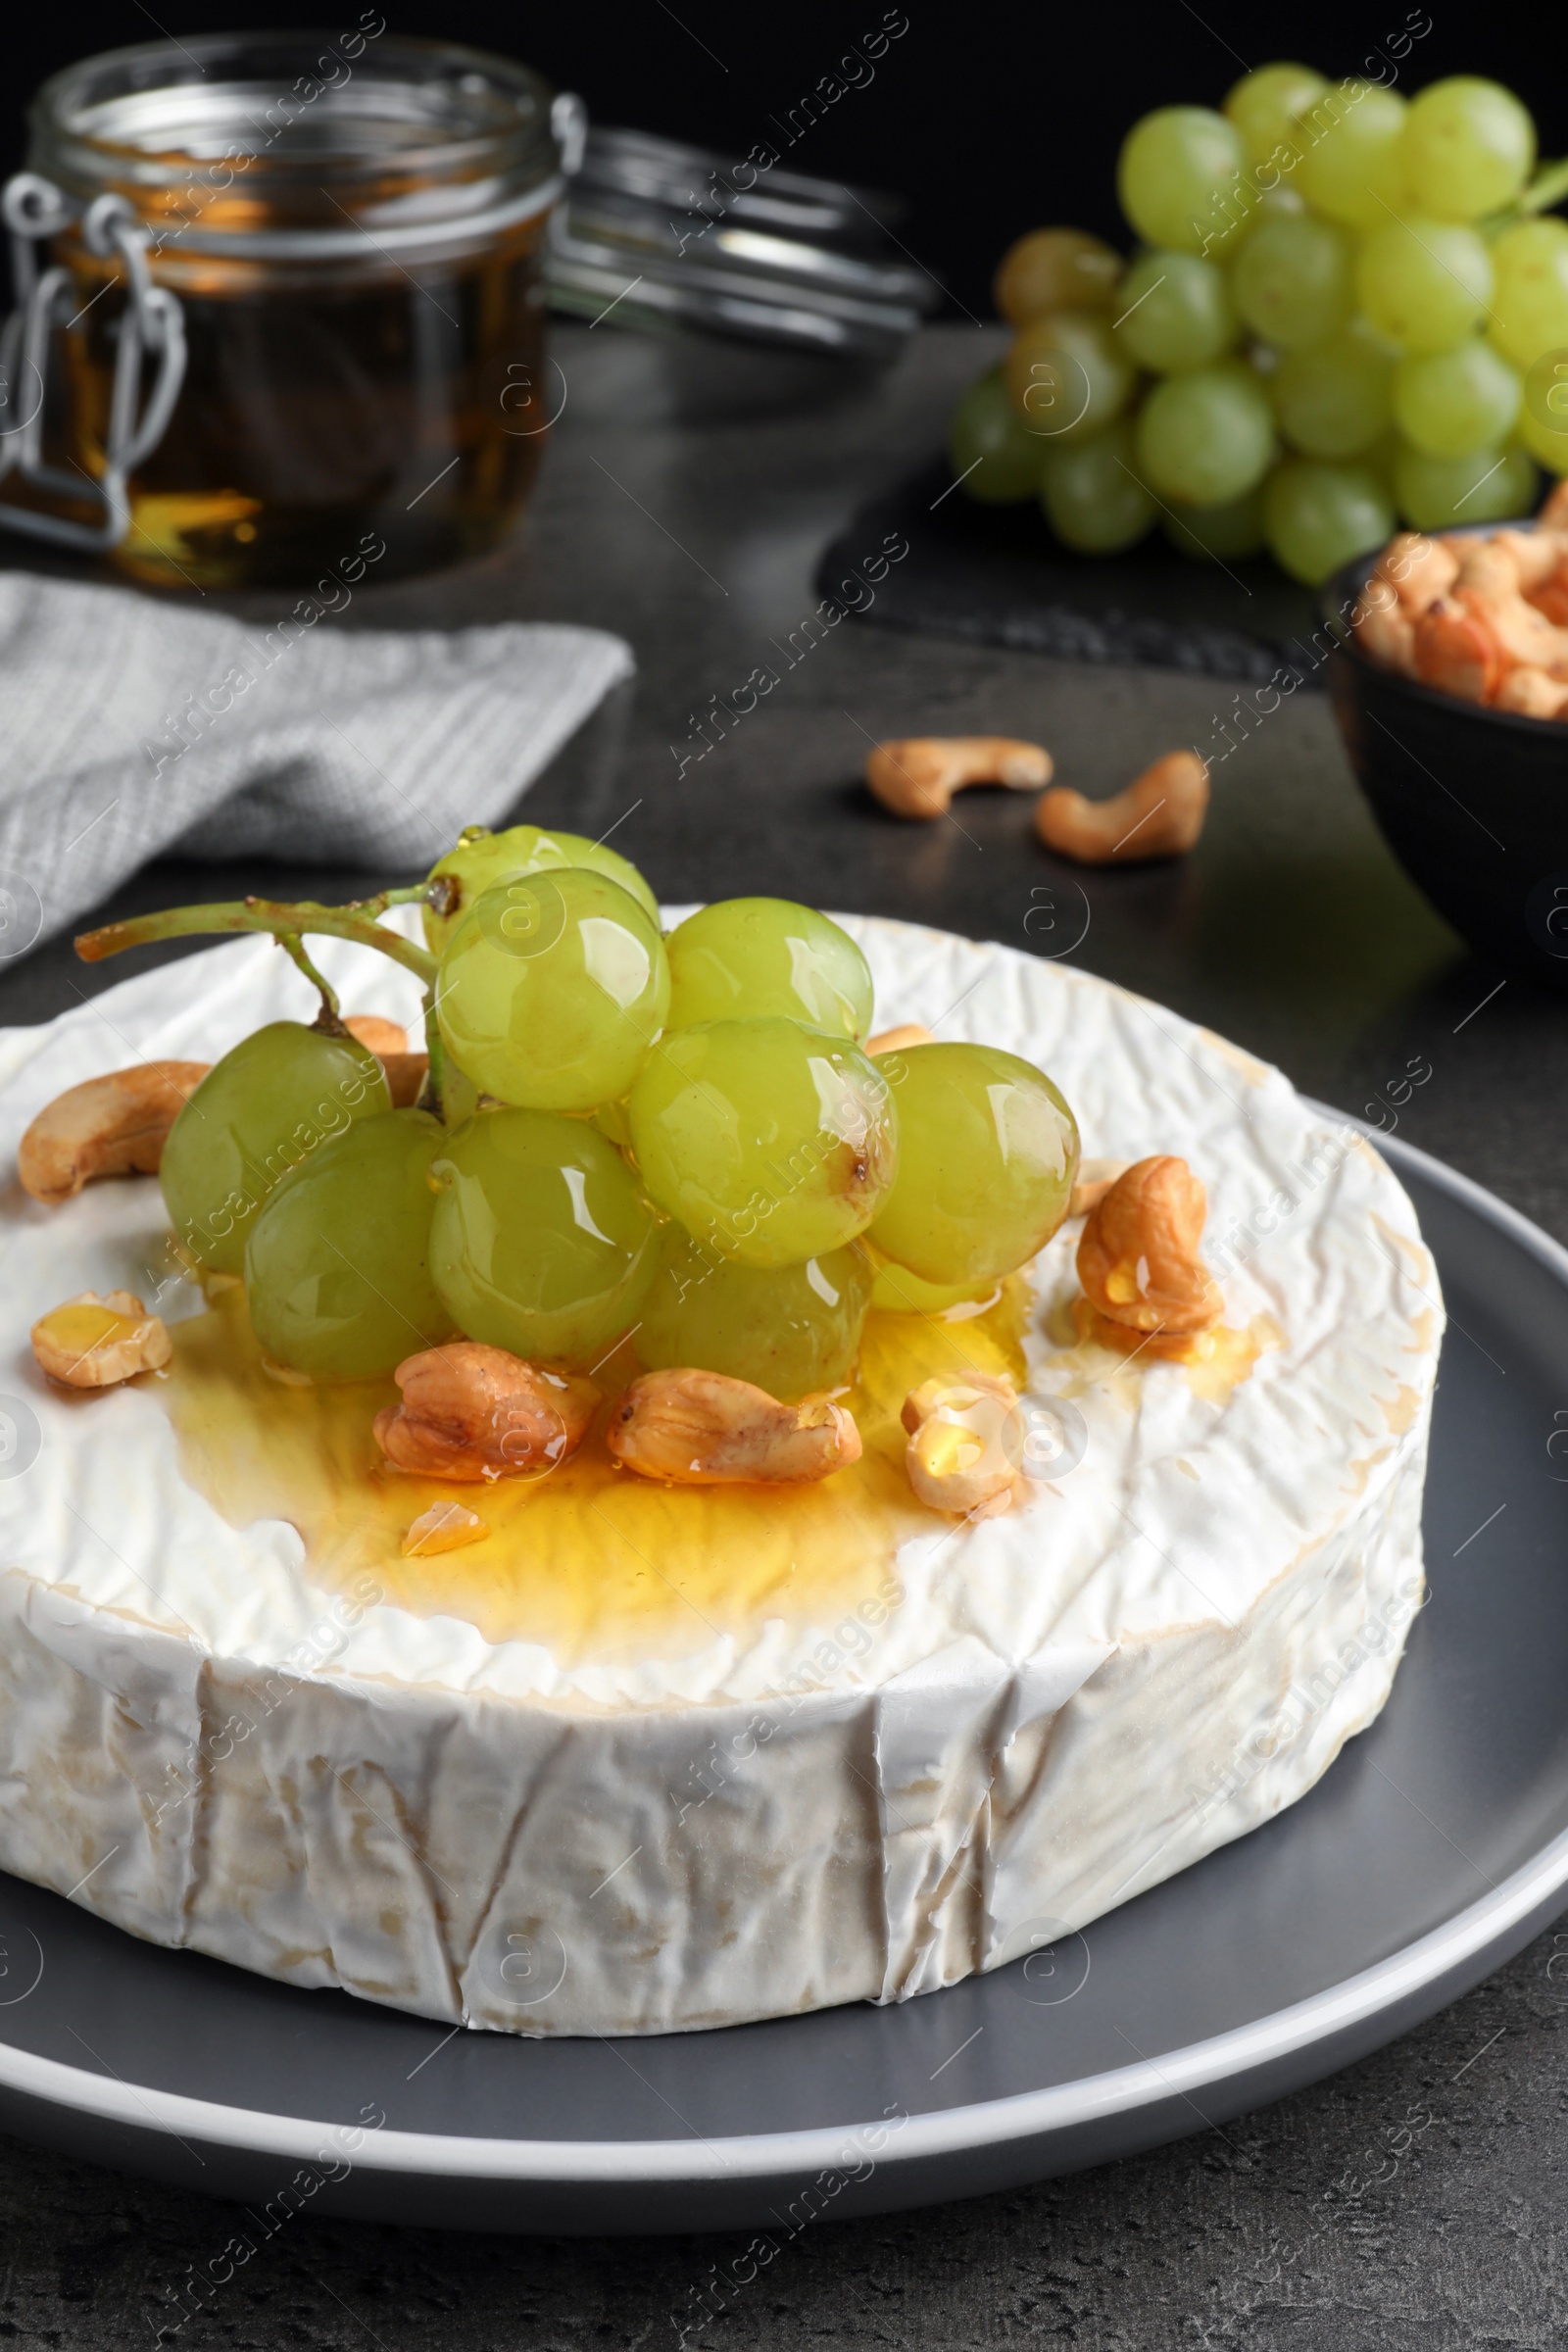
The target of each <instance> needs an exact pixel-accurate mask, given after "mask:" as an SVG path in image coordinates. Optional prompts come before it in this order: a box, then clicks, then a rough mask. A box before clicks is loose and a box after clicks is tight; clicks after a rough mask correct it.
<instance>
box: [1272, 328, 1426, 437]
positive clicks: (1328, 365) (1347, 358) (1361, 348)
mask: <svg viewBox="0 0 1568 2352" xmlns="http://www.w3.org/2000/svg"><path fill="white" fill-rule="evenodd" d="M1396 356H1397V353H1396V349H1395V347H1394V346H1393V345H1391V344H1388V343H1385V342H1384V341H1383V340H1382V338H1381V337H1380V336H1377V335H1375V334H1373V332H1372V330H1371V328H1370V327H1369V326H1367V325H1365V324H1364V323H1363V321H1362V320H1360V319H1353V320H1352V321H1351V323H1350V324H1349V326H1348V327H1347V328H1346V330H1345V332H1344V333H1343V334H1340V335H1331V336H1330V337H1329V339H1328V341H1327V342H1326V343H1317V344H1314V345H1313V346H1312V348H1311V350H1309V351H1292V352H1287V354H1286V356H1285V357H1284V359H1283V360H1281V362H1280V364H1279V366H1278V368H1275V370H1274V373H1273V374H1272V375H1271V376H1270V378H1269V393H1270V397H1271V398H1272V401H1273V404H1274V415H1275V418H1276V420H1277V421H1278V424H1279V428H1280V431H1281V432H1282V433H1283V434H1284V436H1285V438H1286V440H1287V441H1289V442H1290V443H1291V445H1292V447H1293V448H1295V449H1299V451H1300V452H1301V454H1302V456H1303V457H1308V458H1329V459H1338V458H1353V457H1358V456H1359V455H1360V453H1361V452H1362V451H1363V450H1366V449H1370V448H1371V446H1372V444H1373V442H1374V441H1377V440H1379V439H1381V437H1382V436H1383V435H1384V434H1385V433H1386V432H1387V431H1388V429H1389V426H1390V424H1391V423H1392V421H1393V418H1394V405H1393V380H1394V363H1395V359H1396Z"/></svg>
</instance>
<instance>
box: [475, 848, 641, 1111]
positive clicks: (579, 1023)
mask: <svg viewBox="0 0 1568 2352" xmlns="http://www.w3.org/2000/svg"><path fill="white" fill-rule="evenodd" d="M435 1004H436V1018H437V1020H438V1021H439V1023H440V1026H441V1036H442V1040H443V1042H444V1044H445V1046H446V1050H447V1052H448V1054H450V1055H451V1056H452V1059H453V1060H454V1061H455V1062H456V1063H457V1065H458V1067H459V1069H460V1070H462V1071H464V1072H465V1073H466V1076H468V1077H469V1078H471V1079H472V1080H473V1083H474V1084H475V1086H477V1087H478V1089H479V1090H480V1092H481V1094H486V1095H493V1096H494V1097H495V1099H496V1100H497V1102H500V1103H517V1104H520V1105H521V1106H523V1107H524V1108H526V1109H529V1110H592V1109H593V1108H594V1107H595V1106H596V1104H598V1103H608V1102H611V1101H613V1100H614V1099H615V1098H616V1097H617V1096H620V1095H624V1094H627V1093H629V1092H630V1089H631V1085H632V1081H633V1079H634V1078H635V1077H636V1075H637V1072H638V1070H639V1069H640V1068H641V1067H642V1064H643V1061H644V1060H645V1058H646V1057H647V1054H648V1052H649V1050H650V1048H651V1047H652V1046H653V1044H654V1041H655V1039H656V1038H657V1037H658V1036H659V1033H660V1031H661V1030H662V1027H663V1025H664V1019H665V1015H666V1014H667V1012H668V1010H669V963H668V960H667V958H666V956H665V955H664V945H663V942H662V939H661V938H660V936H659V932H658V928H657V927H656V925H655V924H654V923H653V922H652V921H651V920H650V919H649V916H648V914H647V912H646V911H645V909H644V908H643V907H642V906H641V905H640V904H639V902H638V901H637V900H636V899H634V898H632V897H631V895H630V894H629V892H627V891H624V890H622V889H621V887H620V884H619V883H618V882H613V881H612V880H611V879H610V877H609V875H608V874H596V873H592V872H590V871H589V870H588V868H587V867H585V866H564V867H563V868H562V869H561V870H560V871H559V872H555V873H539V874H534V875H531V876H530V877H529V878H528V879H527V880H526V881H522V882H503V883H501V884H499V885H498V887H497V888H495V889H494V890H487V891H485V892H484V893H483V894H482V895H481V896H480V897H479V898H477V899H475V901H474V902H473V905H472V906H471V907H469V908H468V910H467V912H466V914H465V915H463V916H462V917H461V919H460V920H459V923H458V926H457V928H456V930H455V931H454V932H453V934H452V936H451V938H450V939H449V940H448V941H447V944H446V947H445V949H444V951H443V953H442V956H441V969H440V971H439V973H438V975H437V978H436V992H435Z"/></svg>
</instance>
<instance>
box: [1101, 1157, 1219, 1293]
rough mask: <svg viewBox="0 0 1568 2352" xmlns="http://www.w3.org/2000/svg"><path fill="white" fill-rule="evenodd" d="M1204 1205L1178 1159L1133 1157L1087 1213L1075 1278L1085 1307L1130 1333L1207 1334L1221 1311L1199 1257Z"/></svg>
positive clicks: (1196, 1185) (1184, 1164)
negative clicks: (1082, 1288) (1085, 1302)
mask: <svg viewBox="0 0 1568 2352" xmlns="http://www.w3.org/2000/svg"><path fill="white" fill-rule="evenodd" d="M1207 1210H1208V1201H1207V1197H1206V1195H1205V1194H1204V1191H1203V1187H1202V1185H1201V1183H1200V1181H1199V1179H1198V1178H1197V1177H1196V1176H1195V1175H1194V1174H1193V1171H1192V1169H1191V1168H1190V1167H1189V1166H1188V1165H1187V1162H1186V1160H1185V1159H1178V1158H1176V1157H1175V1156H1174V1155H1172V1154H1170V1153H1160V1154H1159V1155H1157V1156H1156V1157H1154V1158H1152V1159H1136V1160H1134V1162H1133V1164H1132V1166H1131V1167H1130V1168H1128V1169H1127V1171H1126V1173H1125V1174H1124V1175H1121V1176H1118V1177H1117V1179H1116V1181H1115V1183H1114V1184H1113V1185H1112V1186H1111V1187H1110V1189H1109V1190H1108V1192H1106V1194H1105V1195H1104V1197H1103V1200H1102V1201H1100V1202H1099V1203H1098V1204H1097V1206H1096V1207H1094V1208H1093V1209H1091V1210H1090V1212H1089V1217H1088V1221H1087V1223H1086V1224H1085V1226H1084V1230H1083V1235H1082V1238H1081V1239H1080V1241H1079V1244H1078V1279H1079V1281H1080V1282H1081V1283H1082V1284H1083V1286H1084V1295H1085V1297H1086V1298H1087V1299H1088V1300H1089V1302H1090V1304H1091V1305H1092V1306H1093V1307H1095V1308H1097V1309H1098V1311H1099V1312H1100V1313H1101V1314H1102V1315H1103V1316H1104V1318H1105V1320H1106V1321H1107V1322H1108V1323H1119V1324H1121V1325H1122V1326H1123V1327H1124V1328H1125V1329H1127V1330H1129V1331H1143V1332H1151V1333H1153V1332H1163V1333H1167V1334H1170V1335H1172V1336H1177V1335H1181V1334H1185V1333H1190V1332H1198V1331H1207V1330H1208V1329H1209V1327H1210V1326H1211V1325H1212V1324H1215V1323H1217V1322H1218V1321H1219V1319H1220V1316H1221V1314H1222V1313H1223V1311H1224V1300H1223V1299H1222V1298H1221V1297H1220V1290H1219V1285H1218V1284H1217V1283H1216V1282H1215V1280H1214V1278H1213V1276H1212V1275H1211V1274H1210V1273H1209V1270H1208V1268H1207V1267H1206V1266H1205V1265H1204V1263H1203V1261H1202V1259H1201V1257H1200V1255H1199V1244H1200V1243H1201V1239H1202V1234H1203V1219H1204V1217H1205V1216H1206V1214H1207Z"/></svg>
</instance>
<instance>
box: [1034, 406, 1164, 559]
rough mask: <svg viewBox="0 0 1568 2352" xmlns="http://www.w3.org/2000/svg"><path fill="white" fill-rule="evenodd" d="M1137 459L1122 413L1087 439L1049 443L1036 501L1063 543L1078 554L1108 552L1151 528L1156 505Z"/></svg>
mask: <svg viewBox="0 0 1568 2352" xmlns="http://www.w3.org/2000/svg"><path fill="white" fill-rule="evenodd" d="M1137 463H1138V460H1137V456H1136V452H1135V449H1134V443H1133V428H1132V425H1131V423H1130V422H1129V421H1128V419H1127V418H1126V417H1118V418H1117V420H1116V422H1115V423H1114V424H1110V425H1107V426H1106V427H1105V430H1104V431H1103V433H1096V434H1095V435H1094V436H1093V437H1092V438H1091V439H1090V440H1088V441H1067V442H1063V443H1062V445H1061V446H1060V448H1058V449H1052V448H1050V447H1048V449H1047V452H1046V461H1045V464H1044V466H1042V468H1041V476H1040V480H1041V489H1040V502H1041V504H1042V506H1043V507H1044V508H1045V510H1046V516H1047V519H1048V521H1049V522H1050V524H1051V527H1052V529H1053V530H1054V532H1055V534H1056V537H1057V538H1058V539H1059V540H1061V542H1062V543H1063V545H1064V546H1066V547H1075V548H1076V549H1077V550H1078V552H1079V554H1080V555H1085V556H1113V555H1117V554H1119V553H1120V551H1121V550H1122V549H1123V548H1124V547H1132V546H1133V545H1134V544H1135V543H1136V542H1137V541H1138V540H1140V539H1142V538H1143V537H1144V536H1145V535H1146V533H1147V532H1149V531H1150V530H1151V529H1152V527H1153V524H1154V522H1155V519H1156V517H1157V515H1158V509H1157V508H1156V507H1155V505H1154V502H1153V500H1152V498H1151V497H1150V495H1149V492H1148V491H1147V490H1146V489H1145V487H1144V485H1143V483H1142V482H1141V481H1140V480H1139V478H1138V474H1137V470H1136V468H1137Z"/></svg>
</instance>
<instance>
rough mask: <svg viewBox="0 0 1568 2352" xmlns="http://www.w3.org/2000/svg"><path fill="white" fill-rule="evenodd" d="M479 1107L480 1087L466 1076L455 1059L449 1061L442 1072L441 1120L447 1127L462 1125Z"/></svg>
mask: <svg viewBox="0 0 1568 2352" xmlns="http://www.w3.org/2000/svg"><path fill="white" fill-rule="evenodd" d="M478 1107H479V1089H478V1088H477V1087H476V1086H475V1085H474V1083H473V1080H472V1079H471V1078H467V1077H465V1075H464V1073H463V1072H462V1070H460V1069H459V1067H458V1065H457V1063H456V1062H455V1061H449V1062H448V1063H447V1064H446V1067H445V1068H444V1069H443V1071H442V1073H441V1122H442V1125H443V1126H446V1127H462V1126H463V1125H464V1124H465V1123H466V1121H467V1120H469V1119H471V1118H472V1116H473V1114H474V1112H475V1111H476V1110H477V1109H478Z"/></svg>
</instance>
